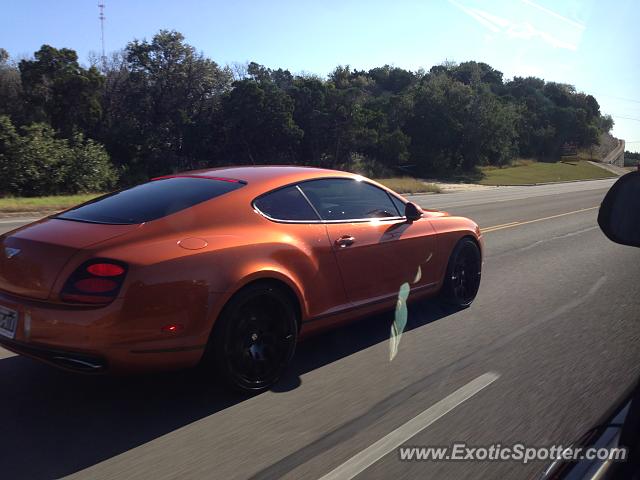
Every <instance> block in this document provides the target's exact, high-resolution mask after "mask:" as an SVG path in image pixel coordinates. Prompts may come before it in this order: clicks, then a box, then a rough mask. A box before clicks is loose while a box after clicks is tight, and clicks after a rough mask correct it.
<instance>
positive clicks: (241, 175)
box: [177, 165, 359, 189]
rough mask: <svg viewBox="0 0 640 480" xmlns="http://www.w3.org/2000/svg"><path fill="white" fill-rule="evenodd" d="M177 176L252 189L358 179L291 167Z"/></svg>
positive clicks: (205, 171)
mask: <svg viewBox="0 0 640 480" xmlns="http://www.w3.org/2000/svg"><path fill="white" fill-rule="evenodd" d="M179 175H194V176H201V177H216V178H223V179H233V180H241V181H243V182H247V184H248V185H250V186H252V187H257V188H259V189H271V188H274V187H276V186H280V185H287V184H289V183H295V182H301V181H303V180H311V179H314V178H326V177H343V178H345V177H346V178H359V176H358V175H356V174H353V173H349V172H342V171H339V170H329V169H325V168H316V167H303V166H292V165H251V166H240V167H219V168H208V169H203V170H194V171H190V172H183V173H182V174H177V176H179Z"/></svg>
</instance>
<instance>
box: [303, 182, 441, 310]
mask: <svg viewBox="0 0 640 480" xmlns="http://www.w3.org/2000/svg"><path fill="white" fill-rule="evenodd" d="M299 186H300V188H301V189H302V191H303V192H304V194H305V195H306V196H307V198H308V199H309V201H310V202H311V203H312V204H313V206H314V208H315V209H316V210H317V211H318V214H319V215H320V217H321V218H322V220H323V222H324V223H325V225H326V228H327V234H328V235H329V239H330V240H331V241H332V243H333V251H334V253H335V255H336V258H337V261H338V266H339V268H340V272H341V275H342V280H343V282H344V287H345V290H346V292H347V296H348V298H349V300H350V301H351V302H353V303H356V304H360V303H367V302H371V301H376V300H382V299H384V298H387V297H391V296H395V295H397V294H398V291H399V289H400V286H401V285H402V284H403V283H408V284H409V285H411V286H412V289H413V288H419V287H423V286H425V285H427V284H429V283H431V282H432V280H433V275H431V272H429V271H427V272H425V267H426V264H427V263H428V262H429V260H430V259H431V257H432V255H433V253H434V247H435V237H434V230H433V227H432V226H431V224H430V222H429V221H428V220H418V221H416V222H413V223H407V222H406V219H404V218H403V215H402V214H403V213H404V212H399V211H398V208H397V207H396V205H395V204H394V201H392V199H391V196H390V195H389V194H388V193H387V192H386V191H385V190H383V189H381V188H379V187H377V186H375V185H372V184H370V183H368V182H366V181H358V180H356V179H352V178H330V179H320V180H311V181H307V182H303V183H301V184H300V185H299ZM427 270H428V269H427Z"/></svg>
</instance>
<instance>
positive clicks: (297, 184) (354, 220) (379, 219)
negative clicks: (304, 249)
mask: <svg viewBox="0 0 640 480" xmlns="http://www.w3.org/2000/svg"><path fill="white" fill-rule="evenodd" d="M336 179H337V180H352V181H354V182H357V181H358V180H356V179H354V178H353V177H318V178H310V179H308V180H303V181H301V182H293V183H289V184H287V185H282V186H280V187H278V188H274V189H273V190H269V191H268V192H265V193H261V194H260V195H258V196H257V197H256V198H254V199H253V200H252V201H251V207H252V208H253V210H254V211H255V212H256V213H258V214H260V215H262V216H263V217H264V218H266V219H267V220H270V221H272V222H275V223H294V224H295V223H297V224H333V223H365V222H369V223H372V222H376V223H380V222H387V221H398V220H406V218H407V217H405V216H404V215H400V216H396V217H376V218H371V217H366V218H348V219H341V220H323V219H322V216H321V215H320V213H319V212H318V210H317V209H316V207H315V206H314V205H313V203H311V200H309V198H308V197H307V196H306V195H305V193H304V192H303V191H302V189H301V188H300V185H302V184H304V183H307V182H313V181H315V180H336ZM360 181H361V182H364V183H367V184H368V185H371V186H372V187H374V188H377V189H379V190H382V191H383V192H384V193H386V194H387V196H388V197H389V201H390V202H391V203H392V204H393V207H394V208H395V209H396V210H397V207H396V204H395V203H393V199H392V198H391V195H392V194H391V192H389V191H388V190H386V189H384V188H380V187H379V186H378V185H374V184H373V183H371V182H370V181H368V180H367V179H363V180H360ZM291 186H295V187H296V188H297V189H298V191H299V192H300V193H301V194H302V197H303V198H304V199H305V200H306V201H307V203H308V204H309V206H310V207H311V208H312V209H313V211H314V212H315V214H316V215H317V216H318V219H317V220H282V219H278V218H273V217H270V216H269V215H267V214H266V213H264V212H263V211H262V210H260V209H259V208H258V207H257V206H256V201H257V200H258V199H260V197H263V196H266V195H269V194H271V193H273V192H277V191H278V190H282V189H284V188H289V187H291ZM395 196H396V198H398V200H400V201H401V202H402V203H406V202H404V201H403V200H402V199H401V198H400V197H398V196H397V195H395ZM398 213H400V212H398Z"/></svg>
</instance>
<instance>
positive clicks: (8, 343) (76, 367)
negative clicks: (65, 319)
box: [0, 337, 107, 373]
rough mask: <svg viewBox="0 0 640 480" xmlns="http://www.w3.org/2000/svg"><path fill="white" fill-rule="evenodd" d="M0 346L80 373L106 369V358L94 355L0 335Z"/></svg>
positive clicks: (97, 371)
mask: <svg viewBox="0 0 640 480" xmlns="http://www.w3.org/2000/svg"><path fill="white" fill-rule="evenodd" d="M0 346H2V347H3V348H6V349H7V350H10V351H12V352H14V353H17V354H20V355H24V356H27V357H31V358H34V359H36V360H42V361H44V362H46V363H49V364H51V365H54V366H56V367H60V368H63V369H65V370H72V371H75V372H82V373H102V372H104V371H106V370H107V361H106V359H104V358H102V357H99V356H95V355H87V354H84V353H78V352H72V351H68V350H55V349H50V348H47V347H41V346H36V345H29V344H26V343H22V342H16V341H13V340H9V339H8V338H3V337H0Z"/></svg>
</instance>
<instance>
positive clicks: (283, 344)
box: [210, 283, 298, 393]
mask: <svg viewBox="0 0 640 480" xmlns="http://www.w3.org/2000/svg"><path fill="white" fill-rule="evenodd" d="M297 335H298V322H297V315H296V310H295V308H294V306H293V302H292V301H291V298H290V295H288V294H287V292H285V291H284V290H283V289H281V288H279V287H278V286H276V285H272V284H268V283H259V284H254V285H250V286H248V287H246V288H244V289H243V290H241V291H240V292H238V293H237V294H236V295H234V297H233V298H232V299H231V300H230V301H229V303H228V304H227V305H226V306H225V308H224V310H223V312H222V314H221V316H220V317H219V318H218V320H217V322H216V325H215V327H214V331H213V334H212V338H211V340H210V350H212V351H211V352H210V354H211V356H212V357H213V359H214V363H215V367H216V370H217V371H218V373H219V374H220V376H221V377H222V379H223V380H224V381H225V382H226V383H227V384H229V385H231V386H232V387H234V388H236V389H239V390H241V391H244V392H251V393H258V392H262V391H264V390H267V389H268V388H269V387H271V386H272V385H273V384H274V383H276V382H277V381H278V379H279V378H280V377H281V375H282V373H283V372H284V371H285V369H286V367H287V365H288V363H289V361H290V360H291V358H292V357H293V353H294V351H295V347H296V340H297Z"/></svg>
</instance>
